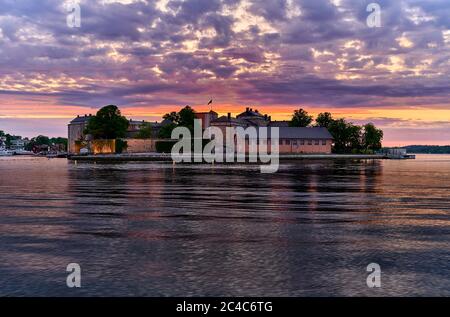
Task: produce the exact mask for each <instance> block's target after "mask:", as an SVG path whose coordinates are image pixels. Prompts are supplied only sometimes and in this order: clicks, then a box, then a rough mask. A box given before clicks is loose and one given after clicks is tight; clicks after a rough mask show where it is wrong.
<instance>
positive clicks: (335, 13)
mask: <svg viewBox="0 0 450 317" xmlns="http://www.w3.org/2000/svg"><path fill="white" fill-rule="evenodd" d="M70 2H71V1H60V0H42V1H28V0H0V113H1V115H0V118H2V121H0V124H2V125H4V124H6V122H7V120H9V121H8V122H10V123H11V122H13V121H11V120H22V121H14V122H20V123H21V124H24V123H23V120H24V118H30V117H33V116H35V117H43V114H42V113H44V112H46V109H48V106H52V107H55V108H52V109H56V107H59V108H61V109H65V110H63V111H61V112H58V118H66V119H69V118H70V117H72V116H74V115H76V114H77V113H72V112H71V111H73V109H78V110H80V109H81V110H83V108H86V112H92V111H90V110H92V108H99V107H101V106H103V105H105V104H110V103H115V104H118V105H119V106H121V107H123V108H124V109H126V110H125V111H126V112H127V111H128V113H132V114H133V115H135V116H140V117H152V118H153V117H157V116H158V115H160V114H161V113H158V111H164V110H167V109H170V108H171V107H175V106H183V105H186V104H191V105H194V106H195V105H198V104H204V102H207V101H208V100H209V99H210V98H214V99H215V100H216V105H215V107H216V108H217V110H219V111H224V110H225V109H226V110H230V109H232V111H234V110H236V111H237V109H238V107H239V106H241V107H245V106H247V105H252V106H253V105H254V106H262V107H265V109H266V110H268V111H270V112H273V113H274V117H278V118H286V117H287V116H288V114H289V112H290V111H292V110H293V109H294V108H296V107H299V106H303V107H305V108H307V109H309V110H310V111H311V112H317V111H319V109H328V110H329V111H331V112H338V113H342V114H344V115H346V116H347V117H350V118H352V117H355V115H356V114H357V113H360V112H361V111H363V112H364V111H365V112H367V109H370V110H371V113H370V114H369V113H366V118H384V119H386V120H388V119H391V120H396V122H397V123H399V122H400V123H399V124H397V125H396V126H395V129H396V130H395V131H396V132H395V133H401V129H402V127H401V124H402V123H401V122H402V121H398V120H397V119H400V120H405V121H404V122H403V123H404V124H405V127H404V128H405V129H410V127H409V126H408V125H407V122H406V121H408V120H416V121H417V120H419V121H420V120H421V119H423V120H425V118H419V117H414V115H412V114H413V113H416V114H417V116H418V115H419V113H420V114H422V113H424V111H429V112H436V116H435V118H427V119H426V121H427V122H430V121H433V122H436V124H434V125H432V126H430V129H441V130H439V131H447V130H446V129H448V127H447V126H444V125H443V123H438V122H441V121H442V120H444V119H445V120H450V110H449V108H448V107H449V97H450V84H449V83H450V81H449V79H450V78H449V75H450V47H449V46H450V19H449V18H448V17H449V16H450V2H449V1H446V0H435V1H427V0H382V1H381V0H380V1H354V0H314V1H310V0H151V1H150V0H149V1H141V0H134V1H133V0H121V1H119V0H116V1H114V0H98V1H93V0H89V1H88V0H85V1H79V4H80V7H81V27H80V28H71V27H69V26H68V25H67V23H66V20H67V15H68V12H67V10H66V4H68V3H70ZM370 2H377V3H379V5H380V6H381V10H382V11H381V24H382V25H381V27H380V28H370V27H368V25H367V23H366V19H367V16H368V15H369V14H370V13H369V12H367V10H366V8H367V5H368V4H369V3H370ZM14 107H16V108H20V109H21V111H19V112H18V111H15V110H14V109H15V108H14ZM27 107H28V110H27ZM157 109H158V110H157ZM286 109H290V110H289V111H286ZM343 109H345V111H343ZM403 110H405V111H406V112H408V111H409V112H408V113H410V114H411V115H409V116H407V114H405V115H406V117H403V118H398V117H397V116H396V115H397V112H398V111H403ZM445 110H449V111H447V112H444V113H443V112H442V111H445ZM437 113H439V114H437ZM442 115H444V117H442ZM356 117H358V119H361V120H363V119H364V118H361V116H358V115H356ZM48 118H49V117H48ZM385 122H386V121H385ZM408 122H409V121H408ZM30 124H31V123H30ZM32 124H34V125H39V122H37V121H36V120H33V121H32ZM10 125H11V124H9V126H10ZM388 128H389V127H388ZM0 129H3V126H0ZM17 130H19V131H20V127H18V128H17ZM64 130H65V127H61V130H60V131H62V132H63V131H64ZM22 131H25V129H22ZM52 131H53V130H52ZM436 131H437V130H436ZM44 132H45V131H44ZM405 132H406V130H405ZM445 138H446V136H445ZM445 138H444V136H442V137H441V138H440V140H438V141H439V142H444V139H445ZM448 143H450V140H449V142H448Z"/></svg>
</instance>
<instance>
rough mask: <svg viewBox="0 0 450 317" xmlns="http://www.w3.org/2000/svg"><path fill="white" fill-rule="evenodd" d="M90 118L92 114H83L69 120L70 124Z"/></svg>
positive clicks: (86, 120) (84, 121)
mask: <svg viewBox="0 0 450 317" xmlns="http://www.w3.org/2000/svg"><path fill="white" fill-rule="evenodd" d="M91 118H92V115H88V116H87V115H84V116H77V117H76V118H75V119H73V120H72V121H70V123H71V124H76V123H86V122H88V121H89V119H91Z"/></svg>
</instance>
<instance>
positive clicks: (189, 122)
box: [178, 106, 195, 131]
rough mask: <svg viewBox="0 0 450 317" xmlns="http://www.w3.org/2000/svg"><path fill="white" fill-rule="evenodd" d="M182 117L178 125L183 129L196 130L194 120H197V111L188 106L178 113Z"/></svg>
mask: <svg viewBox="0 0 450 317" xmlns="http://www.w3.org/2000/svg"><path fill="white" fill-rule="evenodd" d="M178 115H179V117H180V119H179V121H178V125H179V126H181V127H186V128H189V130H191V131H193V130H194V120H195V111H194V109H192V108H191V107H190V106H186V107H184V108H183V109H181V110H180V112H178Z"/></svg>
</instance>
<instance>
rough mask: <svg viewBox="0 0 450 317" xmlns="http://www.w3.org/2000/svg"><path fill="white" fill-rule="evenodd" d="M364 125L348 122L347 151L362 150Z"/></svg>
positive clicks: (355, 151)
mask: <svg viewBox="0 0 450 317" xmlns="http://www.w3.org/2000/svg"><path fill="white" fill-rule="evenodd" d="M361 131H362V127H361V126H359V125H354V124H353V123H347V137H348V140H347V144H346V146H347V148H346V151H345V152H346V153H354V154H357V153H361V150H362V147H363V146H362V135H361Z"/></svg>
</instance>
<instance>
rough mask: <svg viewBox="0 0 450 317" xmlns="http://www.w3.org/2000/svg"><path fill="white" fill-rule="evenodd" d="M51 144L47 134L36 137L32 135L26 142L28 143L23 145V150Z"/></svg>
mask: <svg viewBox="0 0 450 317" xmlns="http://www.w3.org/2000/svg"><path fill="white" fill-rule="evenodd" d="M42 145H46V146H51V145H52V142H51V140H50V138H49V137H48V136H45V135H38V136H37V137H34V138H32V139H31V140H30V142H28V144H27V145H26V146H25V150H27V151H32V150H33V149H34V148H35V147H38V146H42Z"/></svg>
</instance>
